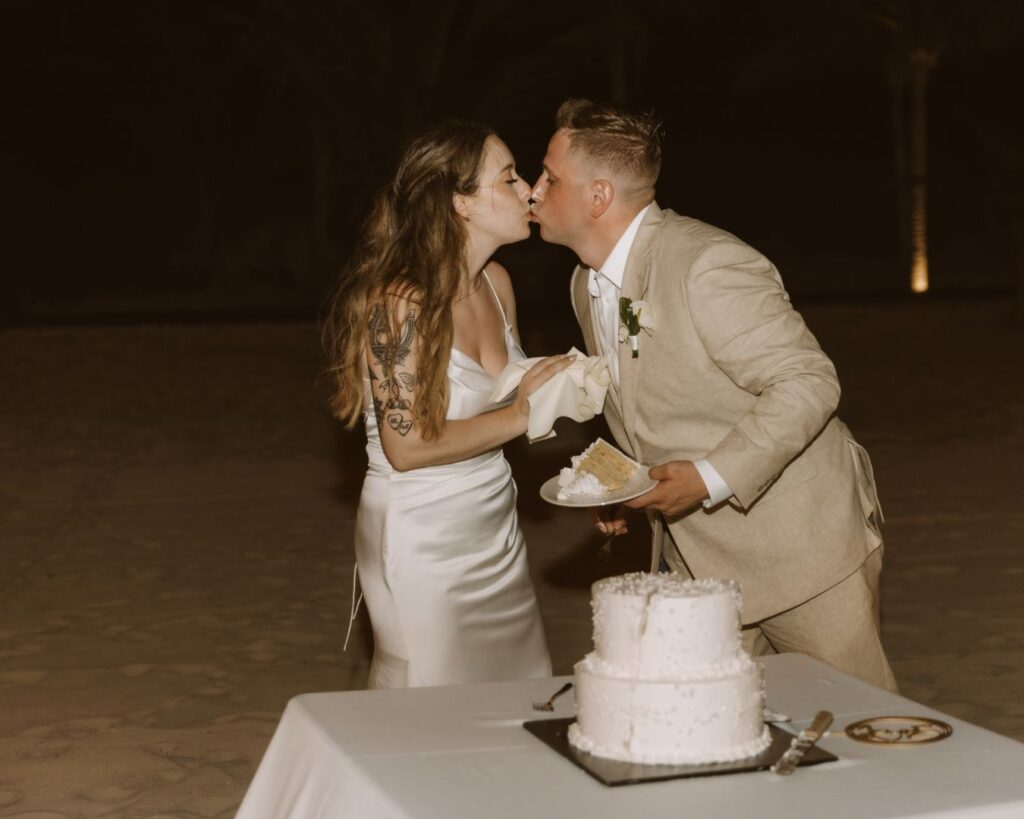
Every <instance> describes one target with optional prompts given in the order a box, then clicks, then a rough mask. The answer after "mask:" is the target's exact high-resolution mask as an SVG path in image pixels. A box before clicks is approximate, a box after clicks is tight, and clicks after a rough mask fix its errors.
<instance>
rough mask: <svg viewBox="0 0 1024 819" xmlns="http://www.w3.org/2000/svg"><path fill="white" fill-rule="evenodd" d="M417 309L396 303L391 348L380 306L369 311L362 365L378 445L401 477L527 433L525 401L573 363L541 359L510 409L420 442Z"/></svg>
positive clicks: (463, 422) (459, 422) (558, 358)
mask: <svg viewBox="0 0 1024 819" xmlns="http://www.w3.org/2000/svg"><path fill="white" fill-rule="evenodd" d="M417 309H418V308H417V305H416V304H415V303H413V302H409V301H402V302H399V305H398V310H399V314H398V319H399V326H400V327H401V328H402V332H401V334H400V335H401V338H402V341H400V342H398V343H397V344H391V343H390V342H385V341H384V336H383V335H381V334H380V333H379V332H377V331H378V328H380V327H381V326H382V323H383V322H386V321H387V316H386V314H385V308H384V306H383V305H382V304H380V303H377V304H375V305H373V306H372V307H371V308H370V315H369V333H368V335H367V345H366V363H367V366H368V368H369V371H370V390H371V394H372V397H373V409H374V412H375V413H376V416H377V427H378V428H379V430H380V440H381V445H382V446H383V448H384V454H385V455H386V456H387V459H388V461H390V462H391V465H392V466H393V467H394V468H395V469H397V470H398V471H399V472H405V471H407V470H410V469H416V468H418V467H423V466H432V465H434V464H448V463H454V462H455V461H462V460H465V459H467V458H472V457H473V456H474V455H479V454H480V453H482V452H487V451H489V450H491V449H494V448H495V447H499V446H501V445H502V444H504V443H505V442H506V441H510V440H512V439H513V438H515V437H516V436H518V435H522V434H523V433H525V432H526V428H527V421H528V419H529V414H530V409H529V404H528V403H527V400H526V399H527V397H528V396H529V395H530V393H532V392H533V391H534V390H536V389H537V387H539V386H540V385H541V384H543V383H544V382H546V381H547V380H548V379H549V378H551V377H552V376H553V375H555V374H556V373H558V372H560V371H561V370H564V369H565V368H566V367H568V366H569V364H571V363H572V360H571V359H570V358H569V357H568V356H564V355H561V356H551V357H549V358H545V359H543V360H542V361H540V362H538V363H537V364H535V365H534V366H533V367H532V368H531V369H530V370H529V371H528V372H527V373H526V375H524V376H523V380H522V381H521V382H520V384H519V390H518V392H517V394H516V398H515V400H514V401H513V403H512V404H511V405H510V406H507V407H503V408H501V409H496V410H494V411H492V412H487V413H484V414H482V415H478V416H476V417H474V418H467V419H464V420H456V421H447V422H446V423H445V425H444V427H443V428H442V430H441V435H440V436H439V437H437V438H434V439H431V440H429V441H428V440H424V438H423V436H422V431H423V430H422V425H421V423H420V422H418V421H417V420H416V418H415V416H414V415H413V412H412V408H413V404H414V403H415V400H416V396H417V392H418V389H419V379H418V361H417V351H416V344H415V341H414V339H415V333H416V316H417ZM389 360H390V361H393V362H394V366H393V370H392V371H391V372H386V371H385V361H389Z"/></svg>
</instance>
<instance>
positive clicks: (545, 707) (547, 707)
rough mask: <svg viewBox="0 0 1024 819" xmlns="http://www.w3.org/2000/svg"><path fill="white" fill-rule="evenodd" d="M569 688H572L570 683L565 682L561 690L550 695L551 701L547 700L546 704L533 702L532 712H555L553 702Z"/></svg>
mask: <svg viewBox="0 0 1024 819" xmlns="http://www.w3.org/2000/svg"><path fill="white" fill-rule="evenodd" d="M570 688H572V683H571V682H567V683H566V684H565V685H563V686H562V687H561V688H559V689H558V690H557V691H556V692H555V693H554V694H552V695H551V699H549V700H548V701H547V702H535V703H534V704H533V710H534V711H554V710H555V700H557V699H558V698H559V697H560V696H562V694H564V693H565V692H566V691H568V690H569V689H570Z"/></svg>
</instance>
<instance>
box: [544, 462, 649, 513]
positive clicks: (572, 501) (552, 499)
mask: <svg viewBox="0 0 1024 819" xmlns="http://www.w3.org/2000/svg"><path fill="white" fill-rule="evenodd" d="M657 485H658V482H657V481H656V480H653V479H651V478H650V477H648V475H647V467H646V466H641V467H640V469H639V470H638V471H637V473H636V475H634V476H633V477H632V478H631V479H630V481H629V483H627V484H626V485H625V486H624V487H622V489H617V490H616V491H614V492H612V493H610V494H608V495H575V496H574V497H571V498H564V499H562V498H559V497H558V476H557V475H555V477H553V478H548V479H547V480H546V481H544V485H543V486H541V488H540V496H541V497H542V498H543V499H544V500H546V501H547V502H548V503H553V504H554V505H555V506H608V504H611V503H622V502H623V501H628V500H632V499H633V498H638V497H640V496H641V495H642V494H644V492H649V491H650V490H651V489H653V488H654V487H655V486H657Z"/></svg>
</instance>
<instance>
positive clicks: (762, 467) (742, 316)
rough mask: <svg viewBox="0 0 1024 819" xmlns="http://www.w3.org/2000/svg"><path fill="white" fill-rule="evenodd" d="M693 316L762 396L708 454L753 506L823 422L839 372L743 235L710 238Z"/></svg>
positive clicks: (720, 355) (732, 375) (691, 301)
mask: <svg viewBox="0 0 1024 819" xmlns="http://www.w3.org/2000/svg"><path fill="white" fill-rule="evenodd" d="M685 286H686V288H687V293H686V296H687V303H688V305H689V308H690V312H691V317H692V320H693V325H694V327H695V329H696V331H697V334H698V336H699V338H700V340H701V343H702V344H703V345H704V349H705V351H706V352H707V354H708V356H709V357H710V358H711V359H712V361H714V362H715V364H716V365H717V366H718V368H719V369H720V370H721V371H722V372H723V373H725V374H726V375H727V376H728V377H729V379H730V380H731V381H732V382H733V383H734V384H735V385H736V386H737V387H739V388H740V389H742V390H744V391H746V392H747V393H749V394H750V395H752V396H755V401H754V402H753V404H752V405H751V406H750V408H749V409H748V410H747V411H746V413H745V414H744V415H743V416H742V417H741V418H740V419H739V420H738V421H737V422H736V424H735V425H734V426H733V427H732V429H731V430H729V432H728V433H727V434H726V436H725V437H724V438H723V439H722V440H721V441H720V442H719V443H718V444H717V445H716V446H715V447H714V449H713V450H712V451H711V452H710V453H708V455H707V460H708V461H709V462H710V463H711V464H712V465H713V466H714V468H715V469H716V470H717V471H718V472H719V474H720V475H721V476H722V478H723V479H724V480H725V481H726V483H728V484H729V486H730V488H731V489H732V490H733V493H734V495H735V498H736V501H737V502H738V503H739V504H740V505H741V506H742V507H743V508H744V509H747V508H749V507H750V506H752V505H753V504H754V502H755V501H756V500H757V498H758V497H760V496H761V495H762V494H763V493H764V492H765V490H766V489H767V488H768V487H769V486H770V485H771V484H772V483H773V482H774V480H775V479H776V478H777V477H778V476H779V474H780V473H781V472H782V470H783V469H784V468H785V467H786V465H787V464H789V462H790V461H792V460H793V458H795V457H796V456H797V455H799V454H800V452H802V451H803V450H804V448H806V447H807V445H808V444H809V443H810V442H811V441H812V440H813V439H814V437H815V436H816V435H817V434H818V433H819V432H820V431H821V430H822V428H823V427H824V426H825V424H826V423H827V422H828V420H829V418H830V417H831V416H832V414H833V413H834V412H835V410H836V407H837V406H838V404H839V392H840V390H839V379H838V378H837V376H836V371H835V367H834V366H833V365H832V362H831V361H830V360H829V358H828V356H826V355H825V353H824V352H822V350H821V347H820V346H819V345H818V342H817V340H816V339H815V338H814V336H813V335H812V334H811V332H810V330H808V329H807V325H806V324H804V320H803V318H802V317H801V316H800V314H799V313H798V312H797V311H796V310H794V309H793V307H792V305H791V304H790V303H789V295H788V294H787V293H786V291H785V290H784V289H783V287H782V281H781V279H780V277H779V275H778V272H777V271H776V270H775V268H774V266H773V265H772V264H771V263H770V262H769V261H768V260H767V259H766V258H765V257H764V256H762V255H761V254H759V253H758V252H757V251H755V250H754V249H753V248H751V247H749V246H747V245H744V244H742V243H741V242H735V241H732V242H730V241H723V242H716V243H714V244H712V245H711V246H710V247H709V248H708V249H706V250H705V251H704V252H703V253H702V254H701V255H700V256H699V257H698V259H697V260H696V261H695V263H694V266H693V267H692V268H691V275H690V276H688V277H687V278H686V285H685Z"/></svg>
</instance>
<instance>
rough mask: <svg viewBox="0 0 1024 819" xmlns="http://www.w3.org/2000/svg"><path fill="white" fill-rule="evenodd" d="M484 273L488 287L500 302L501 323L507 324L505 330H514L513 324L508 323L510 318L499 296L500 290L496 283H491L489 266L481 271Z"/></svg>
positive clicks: (495, 299) (509, 331)
mask: <svg viewBox="0 0 1024 819" xmlns="http://www.w3.org/2000/svg"><path fill="white" fill-rule="evenodd" d="M480 272H481V273H483V275H484V281H485V282H487V287H488V288H489V289H490V291H491V295H492V296H494V301H495V302H497V304H498V312H499V313H501V323H502V324H504V325H505V332H506V333H511V332H512V325H511V324H509V323H508V318H507V317H506V316H505V308H504V307H502V305H501V299H499V298H498V291H497V290H495V289H494V285H493V284H491V277H490V276H488V275H487V268H486V267H485V268H484V269H483V270H481V271H480Z"/></svg>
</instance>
